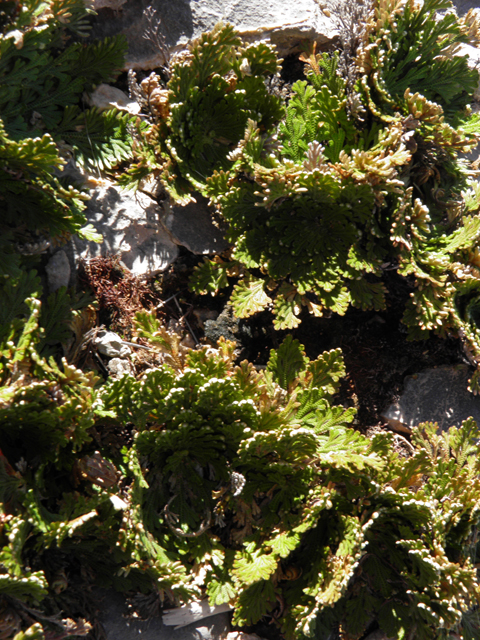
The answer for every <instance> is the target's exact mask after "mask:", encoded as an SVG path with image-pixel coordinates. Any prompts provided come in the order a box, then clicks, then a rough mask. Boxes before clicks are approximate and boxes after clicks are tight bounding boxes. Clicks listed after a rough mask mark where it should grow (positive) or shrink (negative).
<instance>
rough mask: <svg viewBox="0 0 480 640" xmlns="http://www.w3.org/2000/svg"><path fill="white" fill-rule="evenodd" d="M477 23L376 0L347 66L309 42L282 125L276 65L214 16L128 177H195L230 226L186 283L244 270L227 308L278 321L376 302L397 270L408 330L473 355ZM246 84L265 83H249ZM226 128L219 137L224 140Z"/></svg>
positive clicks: (431, 4)
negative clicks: (470, 300) (461, 339)
mask: <svg viewBox="0 0 480 640" xmlns="http://www.w3.org/2000/svg"><path fill="white" fill-rule="evenodd" d="M442 10H445V13H444V14H443V15H441V16H440V17H438V15H437V13H438V11H442ZM478 31H479V25H478V21H477V19H476V16H475V14H474V12H469V13H468V14H467V15H466V16H465V17H464V18H462V19H460V18H458V17H457V16H456V14H455V13H454V11H453V10H452V6H451V3H450V2H448V1H447V0H429V1H428V2H422V3H416V2H407V1H406V0H405V1H402V2H390V1H387V0H376V2H374V3H373V5H372V8H371V12H370V14H369V15H368V17H367V20H366V24H365V27H364V29H363V33H362V36H361V38H360V44H359V47H358V50H357V56H356V59H355V60H349V64H350V67H348V69H347V70H346V63H345V60H343V61H342V64H341V65H339V60H340V57H339V56H340V55H343V54H342V52H340V53H339V52H335V53H333V54H326V53H323V54H320V55H317V54H316V53H315V50H314V48H313V49H312V50H311V51H310V53H309V54H308V55H306V56H304V58H303V59H304V61H305V62H306V65H307V66H306V78H307V79H306V80H301V81H298V82H296V83H295V84H294V85H293V87H292V92H291V95H290V98H289V100H288V104H287V105H286V110H285V114H284V116H283V117H281V119H280V120H279V118H280V116H281V115H282V111H281V109H280V105H279V104H278V101H277V102H276V99H274V98H270V99H269V100H267V97H266V94H264V93H263V91H264V85H263V76H264V74H266V73H272V72H273V71H274V70H275V68H276V67H275V64H274V58H273V53H272V52H271V50H267V49H266V48H265V47H263V45H262V47H263V48H262V47H260V45H258V46H259V47H260V49H258V50H257V48H255V47H247V48H245V49H244V50H242V49H240V48H238V47H240V44H239V42H238V39H236V36H235V34H234V33H233V31H232V29H231V28H230V27H222V26H219V27H218V28H217V29H216V30H214V31H213V32H212V33H211V34H206V35H204V36H203V37H202V40H201V41H199V42H197V43H194V44H193V45H192V48H191V51H190V53H189V54H188V55H187V56H186V58H185V59H184V60H182V62H181V64H180V63H177V64H176V65H174V67H173V72H172V78H171V80H170V82H169V84H168V85H167V86H166V87H165V88H164V89H162V91H161V98H162V100H161V107H162V108H161V109H160V108H159V107H158V104H157V107H158V108H157V111H156V112H155V114H154V119H155V124H153V125H152V126H151V129H150V133H148V134H147V135H146V136H145V137H144V139H143V147H142V149H143V151H142V153H143V156H142V157H143V159H142V162H140V163H139V165H137V166H135V167H133V168H132V170H131V172H130V174H129V176H128V179H133V178H134V177H135V176H137V177H138V176H139V175H143V174H142V172H149V171H155V165H156V164H157V168H156V171H157V174H159V175H160V176H161V179H162V180H163V182H164V184H165V186H166V187H167V190H168V191H169V193H170V195H171V196H172V197H173V198H174V199H177V200H179V201H181V202H185V201H186V199H188V198H189V197H190V193H191V190H192V188H193V187H195V188H196V189H198V190H200V191H202V192H203V193H204V194H206V195H208V196H209V198H210V200H211V202H212V204H213V205H214V206H215V208H216V210H217V212H218V213H220V214H221V216H222V217H223V219H224V221H226V223H227V225H228V230H227V238H228V239H229V240H230V241H231V243H232V244H233V252H232V260H231V261H230V262H226V261H223V260H221V259H216V260H215V261H214V262H213V263H212V262H208V261H206V262H204V263H203V265H201V266H200V267H199V269H198V270H197V272H196V274H195V275H194V278H193V280H192V288H193V289H194V290H195V291H197V292H202V293H203V292H210V293H215V292H216V291H217V290H218V288H219V287H220V286H223V285H225V284H226V282H227V281H228V280H227V276H228V275H229V273H232V272H235V273H236V275H237V276H238V274H240V281H239V282H238V283H237V285H236V286H235V288H234V292H233V295H232V303H233V306H234V309H235V312H236V314H237V315H238V316H240V317H248V316H249V315H252V314H253V313H255V312H257V311H259V310H262V309H265V308H271V309H272V310H273V312H274V316H275V320H274V322H275V326H276V327H277V328H278V329H288V328H294V327H296V326H298V324H299V323H300V320H301V312H302V309H304V308H306V309H308V311H309V312H310V313H313V314H314V315H316V316H321V315H323V314H324V313H325V312H330V311H334V312H335V313H338V314H344V313H345V312H346V310H347V309H348V308H349V306H350V305H353V306H356V307H360V308H362V309H375V310H382V309H384V308H385V306H386V298H385V295H386V292H387V291H386V285H385V278H384V272H385V269H388V270H391V269H395V270H397V272H398V273H399V274H400V275H401V276H402V277H403V278H405V280H406V283H407V286H409V287H410V288H411V298H410V300H409V302H408V304H407V306H406V310H405V315H404V322H405V324H406V325H407V326H408V328H409V335H410V338H415V339H418V338H425V337H428V335H429V332H430V331H436V332H438V333H440V334H441V335H444V334H446V332H448V331H454V332H457V333H460V334H461V335H464V336H466V340H467V343H468V345H469V348H470V349H471V350H472V353H473V354H474V356H473V357H474V359H478V357H479V355H480V351H479V348H478V345H477V341H476V338H475V337H474V334H475V332H476V329H475V328H473V329H471V330H469V329H468V327H466V326H465V320H463V319H462V317H461V313H460V312H459V306H458V305H460V307H462V306H465V305H464V303H462V302H461V301H460V302H459V300H460V298H462V296H463V295H464V294H463V293H462V292H464V291H465V290H466V289H468V291H469V292H473V291H478V288H479V280H478V276H477V270H476V267H475V259H476V258H475V256H476V245H477V242H478V239H479V237H480V217H479V215H478V210H479V200H478V189H476V188H475V187H472V186H471V184H470V182H469V180H470V176H469V173H468V170H467V165H466V162H465V161H464V160H462V158H461V154H462V153H464V152H468V151H470V150H471V149H473V148H474V147H475V146H476V144H477V140H478V138H477V135H478V131H479V130H480V129H479V124H478V118H477V116H475V115H471V113H470V111H469V108H468V104H469V102H470V101H471V100H472V96H473V92H474V90H475V88H476V86H477V83H478V72H477V71H476V70H473V69H470V68H469V66H468V64H467V57H466V56H465V55H459V46H460V45H461V44H462V43H468V42H476V41H477V39H478ZM227 42H228V43H229V46H230V49H229V48H228V47H227ZM232 47H233V48H232ZM215 48H216V50H217V51H218V56H217V58H215V60H214V58H213V56H212V53H211V51H212V50H213V49H215ZM260 50H261V55H260V53H259V51H260ZM254 54H255V55H254ZM254 60H257V61H258V60H260V61H261V64H260V62H258V64H256V63H254ZM266 61H268V64H267V63H266ZM339 69H342V70H343V71H344V76H342V75H341V73H340V71H339ZM212 74H213V75H212ZM207 78H208V82H207ZM254 82H255V83H256V84H255V86H256V87H258V92H260V93H258V92H257V89H255V92H254V94H252V93H250V89H249V87H250V86H252V87H253V83H254ZM150 84H152V83H150ZM150 84H149V85H148V86H150ZM153 84H155V83H153ZM153 84H152V86H153ZM244 85H245V86H244ZM155 86H156V85H155ZM227 87H228V88H227ZM261 87H263V88H262V89H261ZM145 90H147V85H145ZM155 91H157V92H158V87H157V88H156V89H155ZM154 93H155V92H154V90H153V89H152V96H153V94H154ZM257 93H258V95H260V94H261V95H262V96H263V97H262V100H261V101H260V102H261V105H262V107H261V108H260V107H259V104H260V102H259V101H258V100H257V97H255V96H257ZM155 95H157V94H155ZM239 96H240V97H239ZM157 98H158V95H157ZM229 101H231V103H230V102H229ZM252 112H257V113H256V115H253V116H252ZM235 114H236V115H235ZM214 121H215V122H214ZM277 121H278V123H277ZM233 122H236V123H237V124H238V126H233ZM240 124H241V125H242V126H244V125H245V124H246V128H245V134H244V136H243V137H239V130H240ZM222 127H226V128H227V129H228V130H229V131H231V134H230V136H225V137H224V135H223V133H222V134H221V136H220V137H219V135H220V134H219V132H225V131H226V129H225V128H222ZM212 131H213V133H211V134H209V132H212ZM209 135H210V137H209ZM209 174H210V175H209ZM469 295H470V297H471V296H472V295H473V294H472V293H471V294H469ZM456 301H457V302H456ZM472 332H473V333H472ZM475 335H476V334H475ZM476 385H477V383H476V378H474V380H473V381H472V385H471V388H472V389H473V390H476Z"/></svg>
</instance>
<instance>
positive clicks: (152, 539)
mask: <svg viewBox="0 0 480 640" xmlns="http://www.w3.org/2000/svg"><path fill="white" fill-rule="evenodd" d="M24 286H26V284H25V283H24ZM26 305H27V309H26V310H25V312H24V318H23V320H20V319H19V317H18V315H19V314H17V317H16V318H10V319H9V320H8V319H7V320H6V319H5V318H2V321H3V323H2V325H1V332H0V354H1V363H0V364H1V369H0V385H1V386H0V505H1V507H0V607H2V610H3V611H7V610H8V611H9V612H10V614H11V615H10V617H9V618H8V620H9V621H10V622H9V624H10V627H9V629H7V630H6V633H7V632H9V633H7V635H6V636H5V637H6V638H9V637H13V636H14V635H15V633H17V634H19V635H17V636H15V637H16V638H17V640H19V639H20V638H21V637H23V636H22V635H21V634H22V633H23V630H24V629H25V628H26V627H25V624H26V620H28V621H29V623H30V624H31V623H32V621H35V618H37V621H38V622H37V627H35V628H33V630H32V631H31V633H33V632H34V631H35V632H37V631H38V633H39V634H40V635H39V636H38V637H39V638H41V637H42V636H41V633H43V632H41V630H39V627H38V625H39V624H40V625H43V627H44V629H47V628H49V627H51V625H52V624H53V625H54V627H55V625H56V626H57V630H58V627H61V626H62V624H63V623H62V621H61V620H59V619H58V618H52V617H51V616H49V615H48V614H49V613H51V612H52V610H55V606H56V607H57V610H58V608H60V609H61V608H62V593H63V590H64V589H66V590H67V591H66V592H65V593H67V592H68V589H69V588H70V585H69V582H68V577H67V576H68V575H69V572H67V573H66V572H65V570H63V572H62V571H59V567H60V569H61V568H62V567H64V566H65V558H66V557H68V558H69V561H71V562H73V563H74V562H78V563H81V564H82V566H84V567H87V566H88V567H89V572H90V575H91V576H94V578H95V579H96V581H97V583H98V584H101V585H109V584H110V585H112V584H113V586H115V587H116V588H118V589H132V588H141V589H142V590H153V591H155V592H156V593H157V594H159V596H160V597H161V598H162V599H165V598H167V599H168V600H169V601H170V602H172V603H173V602H178V601H189V600H191V599H198V598H199V597H201V596H202V595H204V594H206V595H207V596H208V597H209V599H210V601H211V602H212V603H216V604H221V603H224V602H228V603H230V604H232V605H233V606H234V608H235V614H234V619H235V622H236V623H238V624H240V625H242V624H252V623H255V622H257V621H258V620H259V619H261V618H262V617H263V616H265V615H271V616H273V617H274V618H275V619H277V621H278V624H279V625H281V626H282V628H283V630H284V633H285V634H286V637H287V638H292V637H297V638H303V637H312V635H314V634H317V635H318V634H320V635H321V634H323V632H324V631H326V630H328V632H330V631H331V630H332V629H333V628H335V627H337V628H339V629H341V630H342V632H343V633H345V634H348V635H349V637H352V638H356V637H360V635H361V634H362V633H364V631H365V630H366V629H367V628H368V626H369V625H370V624H371V622H372V621H373V620H376V621H377V622H378V624H379V625H380V627H381V628H382V629H383V630H384V631H385V632H386V633H387V634H388V635H389V636H393V637H398V638H404V637H407V636H408V633H410V632H411V630H412V628H414V629H415V637H418V638H421V639H423V638H424V639H425V640H430V639H432V638H440V637H443V636H442V633H447V632H448V631H449V630H451V631H455V632H457V633H463V634H464V636H463V637H465V638H473V637H476V636H475V635H474V633H476V632H474V631H472V629H474V628H475V625H476V623H477V622H478V621H476V618H475V615H474V614H473V613H472V612H473V611H474V605H475V603H476V602H477V601H478V600H480V588H479V585H478V581H477V574H476V569H475V565H476V564H477V563H478V561H479V558H478V553H479V550H478V549H477V541H476V540H477V539H476V535H477V526H478V524H479V522H478V520H479V514H478V503H479V500H480V483H479V477H480V467H479V465H480V460H479V458H478V456H477V455H476V449H477V446H476V442H477V439H478V437H479V435H480V434H479V432H478V430H477V428H476V426H475V424H474V423H473V421H471V420H469V421H467V422H465V423H464V424H463V425H462V427H461V428H459V429H456V428H452V429H450V430H449V431H448V432H447V433H442V434H438V433H437V426H436V425H433V424H426V425H421V426H420V427H419V428H418V429H416V430H414V433H413V438H412V446H411V449H412V451H411V455H410V457H408V458H407V459H405V458H402V457H400V456H399V455H398V454H397V453H396V452H395V450H394V447H393V439H392V437H391V436H390V435H388V434H385V433H383V434H380V435H377V436H375V437H373V438H372V439H368V438H366V437H365V436H362V435H361V434H360V433H358V432H357V431H355V430H354V429H352V428H351V427H350V424H351V422H352V420H353V417H354V413H355V411H354V410H353V409H345V408H343V407H339V406H334V405H332V403H331V400H332V397H333V395H334V394H335V393H336V392H337V390H338V388H339V383H340V379H341V377H342V376H343V375H344V366H343V361H342V358H341V354H340V351H339V350H333V351H330V352H326V353H323V354H322V355H320V356H319V357H318V358H317V359H316V360H310V359H309V358H308V357H306V355H305V353H304V351H303V348H302V346H301V345H300V344H299V343H298V342H297V341H296V340H293V339H292V338H291V337H290V336H288V337H287V338H286V339H285V341H284V342H283V344H282V345H281V346H280V348H279V349H278V350H276V351H272V352H271V355H270V359H269V362H268V365H267V367H266V369H264V370H260V371H257V369H256V368H255V367H254V366H253V365H251V364H249V363H247V362H243V363H241V364H240V365H237V366H235V364H234V352H233V345H232V344H230V343H228V342H220V343H219V345H218V348H217V349H212V348H207V347H204V348H202V349H199V350H195V351H192V350H188V349H187V348H185V347H183V346H182V345H181V344H180V341H179V338H178V336H176V334H171V333H169V332H168V331H166V330H165V329H164V328H163V327H162V326H161V325H160V324H159V322H158V321H157V320H156V319H155V316H154V315H153V314H149V313H146V312H141V313H139V314H138V315H137V318H136V323H135V325H136V326H135V333H136V335H137V336H138V337H141V338H143V339H146V340H147V341H148V342H149V345H150V347H151V348H153V349H154V350H156V351H157V353H158V354H159V355H161V356H162V358H163V360H164V364H163V365H161V366H159V367H157V368H155V369H152V370H148V371H146V372H145V373H144V374H143V375H142V376H141V377H140V378H139V379H135V378H134V377H132V376H130V375H127V376H124V377H122V378H120V379H119V380H116V381H110V382H108V383H107V384H105V385H104V386H101V387H99V386H98V385H96V381H95V379H94V377H93V376H92V375H87V374H84V373H82V372H81V371H78V370H77V369H75V368H74V367H72V366H70V365H68V363H67V362H66V361H64V362H63V367H62V369H60V368H59V367H58V366H57V365H56V364H55V363H54V361H53V360H52V359H51V360H49V361H47V360H45V359H44V358H42V357H41V356H40V355H39V353H38V344H39V340H40V339H41V329H40V327H39V320H38V318H39V310H40V303H39V301H38V300H36V299H35V297H30V298H28V299H27V303H26ZM132 425H133V427H134V428H135V437H134V440H133V443H131V444H127V445H126V446H125V447H124V448H123V449H122V450H121V451H119V450H118V448H115V447H112V446H111V444H110V445H109V444H107V441H102V439H101V438H100V439H99V434H100V433H101V432H102V430H104V429H115V430H117V431H118V432H122V431H123V430H124V429H125V428H127V429H131V428H132ZM55 603H56V605H55ZM279 603H281V604H282V606H281V608H280V610H278V605H279ZM15 612H16V614H17V617H15V615H14V614H15ZM19 612H20V613H22V612H23V613H25V612H28V616H24V617H23V618H22V617H21V616H18V613H19ZM32 612H33V614H32ZM32 615H33V617H32ZM80 624H81V621H80V622H78V623H77V625H80ZM412 625H413V626H412ZM64 626H65V625H64ZM70 626H71V624H70ZM22 629H23V630H22ZM70 631H71V633H73V634H75V633H74V630H73V631H72V630H71V629H70ZM62 633H63V634H65V633H67V629H66V627H65V628H64V629H63V630H62ZM469 634H470V635H469ZM62 637H65V635H63V636H62Z"/></svg>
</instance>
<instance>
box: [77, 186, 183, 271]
mask: <svg viewBox="0 0 480 640" xmlns="http://www.w3.org/2000/svg"><path fill="white" fill-rule="evenodd" d="M91 195H92V197H91V200H89V201H88V203H87V209H86V211H85V214H86V217H87V222H88V223H89V224H92V225H93V226H94V227H95V229H96V230H97V231H98V232H99V233H101V234H102V236H103V242H101V243H100V244H97V243H95V242H88V241H86V240H83V239H80V238H78V237H74V238H73V244H74V250H75V257H76V259H77V260H78V259H80V258H83V259H88V258H93V257H96V256H99V255H102V256H106V255H119V256H120V258H121V260H122V262H123V264H124V265H125V266H126V267H127V268H128V269H130V271H131V272H132V273H133V274H134V275H136V276H151V275H154V274H155V273H158V272H159V271H163V270H164V269H165V268H166V267H168V265H169V264H170V263H171V262H173V260H175V258H176V257H177V255H178V248H177V246H176V245H175V244H174V243H173V242H172V241H171V240H170V237H169V235H168V233H167V231H166V230H165V229H164V227H163V226H162V224H161V222H160V219H161V213H162V210H161V208H160V206H159V205H158V204H157V203H156V202H155V201H154V200H152V199H151V198H150V197H149V196H147V195H146V194H144V193H141V192H137V193H132V192H130V191H123V190H121V189H120V188H118V187H115V186H113V185H107V186H100V187H97V188H96V189H95V190H94V191H93V192H92V194H91Z"/></svg>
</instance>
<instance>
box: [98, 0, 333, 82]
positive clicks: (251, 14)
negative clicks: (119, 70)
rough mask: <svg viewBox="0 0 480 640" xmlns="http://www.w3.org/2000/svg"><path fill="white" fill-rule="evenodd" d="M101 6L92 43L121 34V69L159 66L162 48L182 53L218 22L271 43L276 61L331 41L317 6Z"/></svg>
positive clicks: (132, 1) (135, 1) (301, 2)
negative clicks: (124, 45)
mask: <svg viewBox="0 0 480 640" xmlns="http://www.w3.org/2000/svg"><path fill="white" fill-rule="evenodd" d="M109 2H110V4H111V0H109ZM101 4H103V5H104V6H106V5H105V3H101ZM101 4H99V5H97V6H98V7H99V10H98V17H97V18H96V19H95V20H94V23H93V28H92V37H95V38H104V37H105V36H111V35H115V34H118V33H122V34H124V35H125V36H126V38H127V40H128V53H127V58H126V62H125V67H124V68H125V69H145V70H147V69H155V68H156V67H159V66H162V65H163V64H164V63H165V53H166V48H165V45H166V47H167V48H168V49H170V52H171V53H175V52H178V51H181V50H182V49H184V48H185V47H186V45H187V43H188V42H189V41H190V40H192V39H193V38H195V37H197V36H199V35H201V34H202V33H204V32H205V31H208V30H210V29H211V28H212V27H214V26H215V24H217V22H219V21H220V20H222V21H223V22H229V23H231V24H233V25H234V26H235V27H236V28H237V29H238V30H239V32H240V33H241V35H242V36H243V37H244V38H245V39H246V40H248V41H258V40H261V39H267V40H270V41H271V42H272V43H273V44H275V45H276V46H277V48H278V51H279V54H280V55H281V56H284V55H287V54H288V53H290V52H291V51H293V50H298V47H299V45H300V44H301V42H303V41H305V40H317V41H318V42H319V43H325V42H328V41H329V40H331V39H332V38H333V37H334V36H335V35H336V32H335V29H334V26H333V22H332V21H331V19H330V18H329V17H327V15H325V13H324V12H323V11H322V8H321V4H322V3H320V2H316V0H297V2H295V3H293V2H290V0H270V1H269V2H259V1H258V0H233V1H232V0H196V1H195V2H191V0H176V2H172V0H129V2H127V3H125V4H123V3H121V2H118V0H117V1H116V2H114V5H115V6H111V9H110V8H107V9H102V8H101ZM112 9H114V11H112Z"/></svg>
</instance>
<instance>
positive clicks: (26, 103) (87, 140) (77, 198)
mask: <svg viewBox="0 0 480 640" xmlns="http://www.w3.org/2000/svg"><path fill="white" fill-rule="evenodd" d="M5 7H6V9H5V12H3V14H2V15H3V16H4V24H2V25H1V26H0V208H1V211H2V217H1V220H0V236H1V239H0V276H1V275H2V274H15V273H16V274H17V275H18V274H19V271H20V269H19V265H20V261H21V259H20V253H21V248H22V246H23V245H26V244H29V245H32V244H35V240H36V239H38V238H42V239H43V240H45V237H46V236H48V235H50V236H61V234H66V233H76V232H79V231H80V229H81V228H82V226H83V225H84V223H85V220H84V217H83V215H82V213H81V212H82V209H83V208H84V204H83V201H84V200H85V196H84V195H82V194H81V193H80V191H79V190H78V189H75V188H74V187H72V186H69V185H68V184H66V182H65V181H64V180H61V179H60V177H59V176H60V170H61V168H62V167H63V166H64V165H65V163H66V162H67V161H68V160H69V159H71V158H73V159H74V160H75V161H76V162H77V163H78V164H79V165H81V166H82V167H84V168H87V169H95V170H97V169H102V170H103V169H106V168H111V167H112V166H114V165H116V164H118V162H119V161H121V160H123V159H125V158H127V157H129V156H130V153H131V152H130V149H131V140H130V136H129V134H128V131H127V127H128V124H129V122H130V120H131V118H130V117H129V116H128V115H125V114H121V113H120V112H118V111H108V112H100V111H98V110H97V109H84V108H83V98H82V95H83V93H84V92H90V91H92V90H93V88H94V87H95V85H97V84H99V83H100V82H105V81H109V80H111V79H112V78H113V77H114V75H115V73H116V72H117V71H118V69H119V68H120V67H121V65H122V61H123V56H124V52H125V43H124V42H123V41H122V40H121V39H118V38H110V39H106V40H104V41H101V42H100V41H97V42H93V43H91V44H88V45H85V44H83V43H82V42H81V41H80V40H81V38H82V37H84V36H85V35H87V34H88V29H89V25H88V14H89V13H90V11H89V10H87V9H86V6H85V3H84V2H83V0H61V1H55V2H54V1H51V2H40V1H39V0H28V1H26V2H21V3H12V4H11V5H10V4H9V3H6V4H5ZM85 233H87V234H88V232H85ZM24 252H25V251H24ZM27 252H28V251H27Z"/></svg>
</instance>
